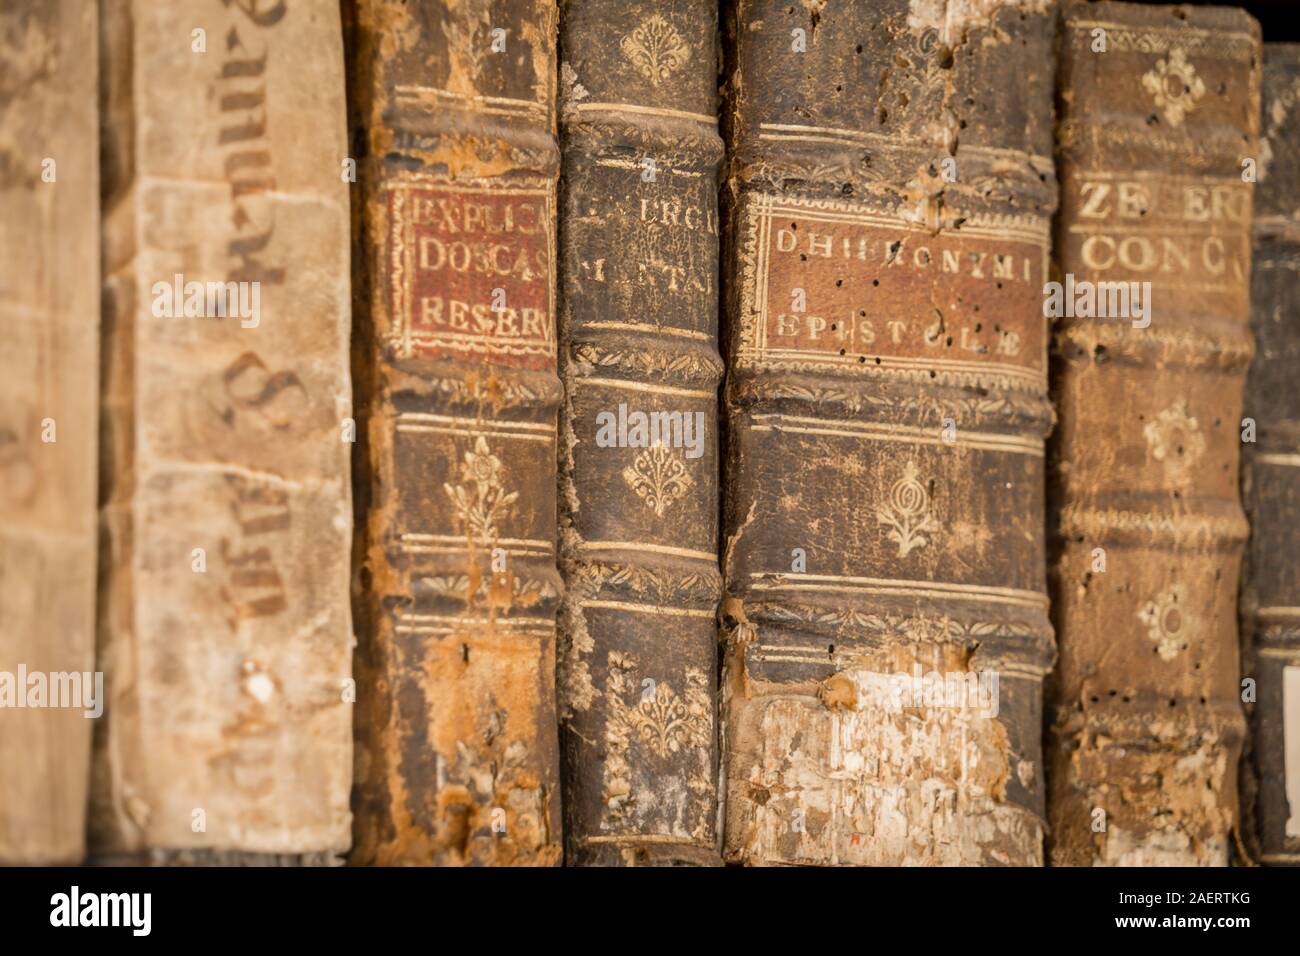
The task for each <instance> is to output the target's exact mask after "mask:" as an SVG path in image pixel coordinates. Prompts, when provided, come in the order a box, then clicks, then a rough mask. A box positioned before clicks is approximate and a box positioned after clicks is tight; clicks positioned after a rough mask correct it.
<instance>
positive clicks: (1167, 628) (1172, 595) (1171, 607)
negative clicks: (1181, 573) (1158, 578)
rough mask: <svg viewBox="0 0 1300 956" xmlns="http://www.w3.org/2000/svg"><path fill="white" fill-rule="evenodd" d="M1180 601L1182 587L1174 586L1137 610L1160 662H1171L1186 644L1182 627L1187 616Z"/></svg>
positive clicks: (1181, 599)
mask: <svg viewBox="0 0 1300 956" xmlns="http://www.w3.org/2000/svg"><path fill="white" fill-rule="evenodd" d="M1182 601H1183V588H1182V585H1179V584H1175V585H1174V586H1173V587H1171V588H1170V589H1169V590H1168V591H1166V592H1165V593H1164V594H1161V595H1160V596H1159V597H1157V598H1155V600H1152V601H1147V602H1146V603H1145V604H1143V605H1142V607H1141V608H1140V609H1139V610H1138V619H1139V620H1140V621H1141V622H1142V623H1143V624H1145V625H1146V626H1147V635H1148V636H1149V637H1150V638H1151V640H1152V641H1154V642H1155V645H1156V650H1157V652H1159V654H1160V658H1161V660H1166V661H1172V660H1173V659H1174V658H1175V657H1177V656H1178V652H1179V651H1180V650H1182V648H1183V645H1184V644H1185V643H1186V640H1185V637H1184V628H1183V625H1184V624H1185V623H1186V621H1187V614H1186V612H1185V611H1184V609H1183V607H1182V606H1181V604H1182Z"/></svg>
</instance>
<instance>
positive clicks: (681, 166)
mask: <svg viewBox="0 0 1300 956" xmlns="http://www.w3.org/2000/svg"><path fill="white" fill-rule="evenodd" d="M717 48H718V34H717V4H716V3H713V2H707V0H676V2H673V3H662V2H658V0H654V2H652V0H636V2H632V3H629V2H624V0H568V2H566V3H564V4H563V5H562V7H561V13H560V78H561V82H560V115H561V122H562V128H563V161H562V180H561V182H562V186H561V201H560V209H561V214H560V222H559V237H560V262H559V273H560V318H559V336H560V375H561V379H562V381H563V382H564V390H565V391H564V408H563V412H562V416H561V428H562V432H561V433H562V434H563V435H564V440H563V442H562V444H561V455H560V506H561V563H562V568H563V570H564V575H565V584H566V591H565V598H564V603H563V605H562V612H561V618H560V620H561V631H560V652H559V674H560V683H559V697H560V700H559V704H560V711H561V724H562V728H563V732H562V735H561V740H562V748H563V758H564V810H565V813H564V820H565V827H564V829H565V845H566V858H567V860H568V861H569V862H570V863H576V864H595V865H607V864H620V863H625V864H630V865H640V864H650V865H674V864H687V865H689V864H704V865H708V864H717V863H720V862H721V860H720V858H719V856H718V850H717V819H716V818H717V727H716V709H717V706H716V705H717V664H716V660H717V639H718V628H717V608H718V600H719V596H720V593H721V589H722V579H721V575H720V574H719V573H718V553H717V540H718V408H717V388H718V384H719V382H720V381H721V378H722V360H721V358H720V357H719V355H718V347H717V335H718V323H717V315H718V208H717V206H718V203H717V186H718V183H717V170H718V164H719V163H720V161H721V159H722V140H721V138H720V137H719V136H718V130H717V108H716V104H717V79H718V59H717Z"/></svg>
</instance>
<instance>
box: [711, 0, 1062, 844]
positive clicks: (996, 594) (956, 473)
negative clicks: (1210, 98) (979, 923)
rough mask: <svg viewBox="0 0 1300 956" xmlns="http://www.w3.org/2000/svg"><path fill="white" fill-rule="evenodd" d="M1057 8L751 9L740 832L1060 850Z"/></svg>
mask: <svg viewBox="0 0 1300 956" xmlns="http://www.w3.org/2000/svg"><path fill="white" fill-rule="evenodd" d="M1055 14H1056V10H1055V7H1054V6H1053V5H1052V4H1044V3H1038V2H1010V3H1004V4H998V5H990V4H974V5H963V6H962V8H961V9H960V10H955V9H945V7H944V5H942V4H935V5H921V4H916V3H911V4H909V3H907V2H905V0H880V2H875V3H870V4H862V3H850V2H843V0H841V2H835V0H832V2H828V3H818V4H792V3H777V2H766V0H764V2H759V0H741V2H739V3H738V4H737V5H736V8H735V10H734V17H733V18H731V19H730V21H729V22H728V24H727V34H728V36H727V46H728V57H729V60H730V62H729V63H728V66H727V71H726V79H727V100H728V109H727V110H726V113H727V119H728V126H729V131H728V136H727V142H728V146H729V148H730V149H731V153H730V156H729V162H728V168H727V176H726V179H725V190H724V199H725V206H726V216H725V220H726V222H727V223H728V225H727V228H726V229H725V230H724V235H725V236H726V237H727V244H728V245H727V252H726V254H725V256H724V261H725V263H726V266H725V274H726V276H727V293H726V299H725V302H726V305H725V308H726V314H727V330H728V331H727V337H728V347H727V355H728V372H727V374H728V380H727V386H726V392H725V402H726V413H727V422H728V427H729V429H730V431H729V437H728V446H727V458H726V465H725V478H724V493H723V497H724V509H725V522H724V524H725V531H726V535H727V537H726V540H725V543H724V548H723V556H724V562H723V569H724V579H725V596H724V603H723V614H724V623H725V625H726V626H727V629H728V634H727V638H728V641H727V651H726V662H725V665H724V674H723V679H722V694H723V729H724V734H725V738H724V747H723V760H724V763H725V785H726V794H725V797H726V822H725V837H724V853H725V856H726V857H727V858H728V859H730V860H732V861H740V862H745V863H752V864H764V863H790V864H794V863H804V864H840V865H853V864H859V865H861V864H874V865H891V864H916V865H945V864H971V865H975V864H994V865H995V864H1020V865H1035V864H1040V863H1041V862H1042V854H1043V815H1044V806H1043V797H1044V778H1043V768H1042V760H1041V750H1040V735H1041V718H1042V709H1041V700H1042V694H1041V686H1042V679H1043V675H1044V673H1045V671H1046V669H1047V667H1048V666H1049V665H1050V663H1051V659H1052V638H1051V629H1050V626H1049V624H1048V615H1047V594H1046V575H1045V566H1044V541H1043V524H1044V470H1043V465H1044V452H1043V443H1044V438H1045V436H1046V433H1047V430H1048V426H1049V422H1050V420H1051V409H1050V407H1049V405H1048V402H1047V367H1046V358H1047V355H1046V344H1047V323H1046V320H1045V319H1044V317H1043V309H1042V289H1043V284H1044V282H1045V281H1046V278H1047V275H1046V272H1047V263H1048V253H1049V247H1048V238H1049V231H1050V217H1051V214H1052V210H1053V208H1054V205H1055V199H1056V190H1055V179H1054V176H1053V169H1052V161H1051V158H1050V155H1049V154H1050V152H1051V114H1052V109H1051V94H1052V79H1053V53H1052V45H1053V37H1054V24H1055Z"/></svg>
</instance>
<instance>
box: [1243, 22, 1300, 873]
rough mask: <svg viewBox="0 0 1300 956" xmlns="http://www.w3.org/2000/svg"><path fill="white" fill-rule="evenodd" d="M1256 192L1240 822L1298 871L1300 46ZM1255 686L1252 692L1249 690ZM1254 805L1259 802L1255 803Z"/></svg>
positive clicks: (1267, 60)
mask: <svg viewBox="0 0 1300 956" xmlns="http://www.w3.org/2000/svg"><path fill="white" fill-rule="evenodd" d="M1261 101H1262V102H1261V107H1262V108H1261V111H1260V127H1261V128H1260V136H1261V140H1262V142H1261V144H1260V155H1259V157H1258V174H1259V181H1258V185H1257V186H1256V187H1255V223H1254V238H1255V247H1254V261H1253V263H1252V267H1251V320H1250V324H1251V330H1252V331H1253V332H1254V334H1255V342H1256V350H1255V359H1254V362H1253V363H1252V364H1251V367H1250V374H1249V375H1248V376H1247V378H1246V416H1247V419H1248V421H1247V422H1245V423H1244V424H1243V428H1246V429H1248V428H1250V427H1251V425H1252V423H1253V427H1254V429H1255V433H1254V435H1253V436H1251V435H1249V434H1248V433H1247V434H1245V435H1244V436H1243V437H1245V438H1247V439H1249V438H1252V437H1253V439H1254V440H1253V441H1250V440H1247V441H1244V443H1243V445H1242V482H1241V487H1242V497H1243V499H1244V501H1245V505H1246V513H1247V515H1248V516H1249V517H1250V526H1251V527H1250V543H1249V545H1248V546H1247V550H1246V562H1245V565H1246V566H1245V572H1244V573H1243V575H1242V582H1243V588H1242V596H1241V624H1242V648H1243V652H1244V657H1245V659H1244V661H1243V665H1244V666H1243V673H1244V674H1246V675H1247V676H1248V677H1250V678H1252V679H1253V680H1254V682H1255V686H1254V688H1253V690H1254V700H1253V701H1252V700H1250V699H1249V697H1250V695H1247V707H1246V709H1247V711H1248V712H1249V714H1250V718H1251V747H1252V751H1253V752H1252V757H1253V760H1252V762H1251V764H1250V765H1248V766H1251V765H1253V770H1254V773H1253V774H1252V773H1249V772H1248V773H1246V774H1244V775H1243V779H1244V780H1245V782H1246V788H1245V792H1244V793H1243V803H1244V804H1245V806H1243V816H1244V817H1245V816H1248V811H1250V810H1252V809H1253V811H1254V812H1253V814H1249V819H1250V821H1251V823H1252V824H1253V826H1251V827H1248V828H1247V829H1248V832H1249V834H1250V836H1251V837H1252V843H1253V844H1254V845H1253V846H1252V849H1254V850H1255V852H1256V853H1257V854H1258V856H1259V859H1260V860H1262V861H1263V862H1264V863H1266V864H1274V865H1291V866H1294V865H1296V864H1300V390H1298V389H1297V388H1296V372H1297V370H1300V282H1298V281H1297V273H1298V272H1300V45H1295V44H1281V43H1266V44H1265V45H1264V77H1263V83H1262V93H1261ZM1248 686H1249V685H1248ZM1246 797H1251V798H1252V799H1250V800H1247V799H1245V798H1246Z"/></svg>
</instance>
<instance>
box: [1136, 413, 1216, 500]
mask: <svg viewBox="0 0 1300 956" xmlns="http://www.w3.org/2000/svg"><path fill="white" fill-rule="evenodd" d="M1142 434H1143V435H1144V436H1145V437H1146V440H1147V448H1148V449H1149V450H1150V452H1151V457H1152V458H1154V459H1155V460H1156V461H1158V462H1162V463H1163V464H1164V466H1165V478H1166V479H1167V480H1168V481H1170V482H1172V483H1173V484H1183V483H1185V482H1186V481H1187V480H1188V479H1189V478H1190V477H1191V471H1192V469H1193V468H1194V467H1195V466H1196V463H1197V462H1198V461H1200V460H1201V456H1202V455H1204V454H1205V436H1204V435H1202V434H1201V428H1200V425H1199V423H1198V422H1197V421H1196V419H1195V418H1193V417H1192V416H1191V414H1190V412H1189V411H1188V409H1187V403H1186V402H1177V403H1175V404H1174V405H1171V406H1170V407H1169V408H1166V409H1165V410H1164V411H1163V412H1161V413H1160V414H1159V416H1157V418H1156V420H1155V421H1153V422H1147V426H1146V428H1144V429H1142Z"/></svg>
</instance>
